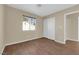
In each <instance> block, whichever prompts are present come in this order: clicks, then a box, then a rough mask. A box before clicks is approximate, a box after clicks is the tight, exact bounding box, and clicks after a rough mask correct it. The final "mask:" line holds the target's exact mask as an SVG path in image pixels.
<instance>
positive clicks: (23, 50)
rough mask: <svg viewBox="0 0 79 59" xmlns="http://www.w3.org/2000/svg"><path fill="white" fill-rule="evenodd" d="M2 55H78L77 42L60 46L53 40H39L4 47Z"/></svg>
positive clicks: (78, 47)
mask: <svg viewBox="0 0 79 59" xmlns="http://www.w3.org/2000/svg"><path fill="white" fill-rule="evenodd" d="M3 55H79V42H74V41H67V42H66V44H60V43H57V42H55V41H54V40H49V39H47V38H40V39H36V40H31V41H27V42H23V43H18V44H14V45H9V46H6V47H5V49H4V52H3Z"/></svg>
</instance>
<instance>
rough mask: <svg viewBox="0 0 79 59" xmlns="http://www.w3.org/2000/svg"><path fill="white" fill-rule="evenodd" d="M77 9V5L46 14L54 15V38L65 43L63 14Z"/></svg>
mask: <svg viewBox="0 0 79 59" xmlns="http://www.w3.org/2000/svg"><path fill="white" fill-rule="evenodd" d="M74 11H79V5H76V6H73V7H71V8H68V9H65V10H62V11H59V12H56V13H54V14H51V15H48V16H46V17H45V18H48V17H55V26H56V27H55V40H56V41H58V42H60V43H65V40H64V14H66V13H69V12H74Z"/></svg>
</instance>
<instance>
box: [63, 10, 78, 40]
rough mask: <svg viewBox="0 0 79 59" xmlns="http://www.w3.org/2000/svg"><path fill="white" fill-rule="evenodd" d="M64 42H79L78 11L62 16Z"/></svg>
mask: <svg viewBox="0 0 79 59" xmlns="http://www.w3.org/2000/svg"><path fill="white" fill-rule="evenodd" d="M64 40H65V41H66V40H72V41H79V11H76V12H71V13H67V14H65V15H64Z"/></svg>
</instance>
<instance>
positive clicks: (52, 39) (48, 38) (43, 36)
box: [43, 36, 55, 40]
mask: <svg viewBox="0 0 79 59" xmlns="http://www.w3.org/2000/svg"><path fill="white" fill-rule="evenodd" d="M43 37H45V36H43ZM45 38H48V39H50V40H54V39H55V38H49V37H45Z"/></svg>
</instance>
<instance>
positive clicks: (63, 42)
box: [55, 40, 66, 44]
mask: <svg viewBox="0 0 79 59" xmlns="http://www.w3.org/2000/svg"><path fill="white" fill-rule="evenodd" d="M55 42H58V43H61V44H66V41H59V40H55Z"/></svg>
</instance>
